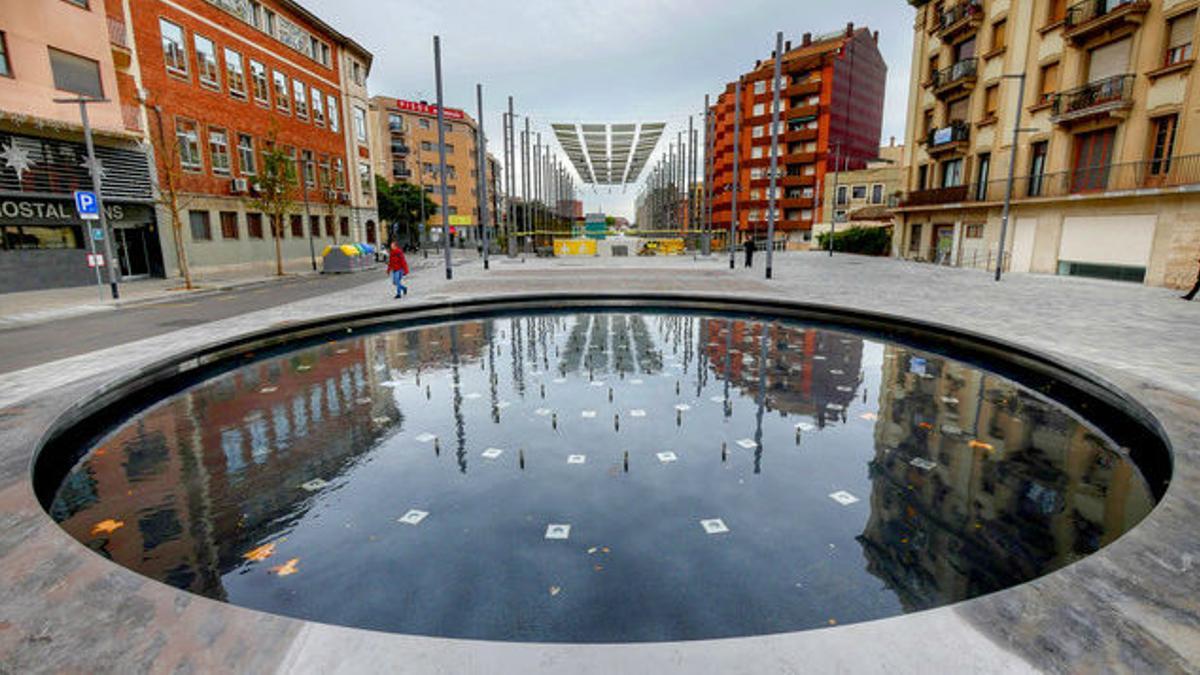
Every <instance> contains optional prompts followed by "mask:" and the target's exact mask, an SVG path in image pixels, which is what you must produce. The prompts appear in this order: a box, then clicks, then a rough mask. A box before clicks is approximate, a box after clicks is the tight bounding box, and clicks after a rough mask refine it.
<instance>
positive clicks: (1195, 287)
mask: <svg viewBox="0 0 1200 675" xmlns="http://www.w3.org/2000/svg"><path fill="white" fill-rule="evenodd" d="M1196 262H1200V260H1197V261H1196ZM1197 293H1200V272H1197V274H1196V283H1195V284H1192V290H1190V291H1188V292H1187V295H1185V296H1183V299H1184V300H1193V299H1195V297H1196V294H1197Z"/></svg>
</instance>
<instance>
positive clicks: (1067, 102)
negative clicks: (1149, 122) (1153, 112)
mask: <svg viewBox="0 0 1200 675" xmlns="http://www.w3.org/2000/svg"><path fill="white" fill-rule="evenodd" d="M1135 80H1136V76H1134V75H1117V76H1116V77H1109V78H1106V79H1103V80H1097V81H1095V82H1092V83H1090V84H1087V85H1084V86H1082V87H1079V88H1078V89H1071V90H1069V91H1064V92H1061V93H1059V94H1058V95H1056V96H1055V97H1054V101H1053V106H1052V112H1051V116H1050V119H1051V121H1053V122H1054V123H1055V124H1061V125H1064V126H1069V125H1071V124H1075V123H1077V122H1081V121H1085V120H1094V119H1096V118H1098V117H1117V118H1120V119H1124V118H1125V116H1126V114H1127V113H1128V112H1129V109H1130V108H1131V107H1132V106H1133V83H1134V81H1135Z"/></svg>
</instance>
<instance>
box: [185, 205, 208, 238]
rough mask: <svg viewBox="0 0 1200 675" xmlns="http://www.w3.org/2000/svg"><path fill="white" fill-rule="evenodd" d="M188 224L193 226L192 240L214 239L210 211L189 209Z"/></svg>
mask: <svg viewBox="0 0 1200 675" xmlns="http://www.w3.org/2000/svg"><path fill="white" fill-rule="evenodd" d="M188 225H190V226H191V230H192V241H212V223H211V222H209V219H208V211H188Z"/></svg>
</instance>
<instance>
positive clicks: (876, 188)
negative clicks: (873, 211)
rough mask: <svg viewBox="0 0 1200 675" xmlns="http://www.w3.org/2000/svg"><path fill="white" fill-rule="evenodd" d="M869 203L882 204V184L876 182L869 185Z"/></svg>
mask: <svg viewBox="0 0 1200 675" xmlns="http://www.w3.org/2000/svg"><path fill="white" fill-rule="evenodd" d="M871 203H872V204H882V203H883V186H882V185H879V184H876V185H872V186H871Z"/></svg>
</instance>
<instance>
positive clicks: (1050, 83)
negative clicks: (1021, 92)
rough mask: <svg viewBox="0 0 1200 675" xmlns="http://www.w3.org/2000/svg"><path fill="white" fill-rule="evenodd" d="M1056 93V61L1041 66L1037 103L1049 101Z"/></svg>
mask: <svg viewBox="0 0 1200 675" xmlns="http://www.w3.org/2000/svg"><path fill="white" fill-rule="evenodd" d="M1057 94H1058V61H1055V62H1054V63H1047V64H1046V65H1044V66H1042V73H1041V85H1040V88H1039V89H1038V103H1050V102H1052V101H1053V100H1054V97H1055V96H1056V95H1057Z"/></svg>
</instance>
